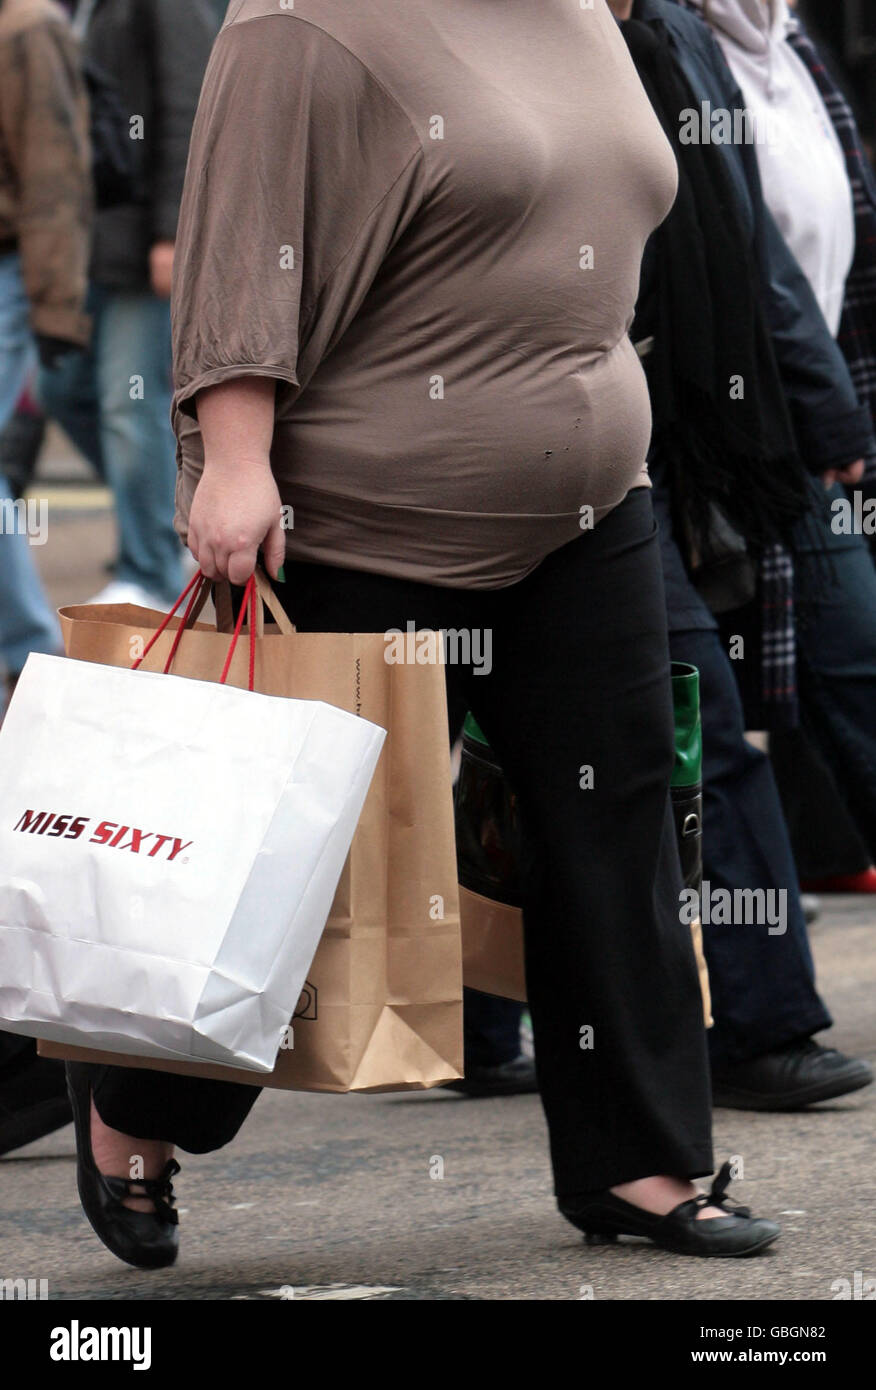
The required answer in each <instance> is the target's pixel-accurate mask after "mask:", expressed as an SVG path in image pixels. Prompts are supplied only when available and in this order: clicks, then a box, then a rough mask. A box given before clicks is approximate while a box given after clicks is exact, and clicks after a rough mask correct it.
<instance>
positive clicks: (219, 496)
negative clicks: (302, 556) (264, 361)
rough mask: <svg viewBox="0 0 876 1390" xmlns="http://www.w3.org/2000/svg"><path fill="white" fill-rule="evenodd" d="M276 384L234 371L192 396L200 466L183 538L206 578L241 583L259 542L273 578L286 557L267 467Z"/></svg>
mask: <svg viewBox="0 0 876 1390" xmlns="http://www.w3.org/2000/svg"><path fill="white" fill-rule="evenodd" d="M275 389H276V384H275V382H274V380H273V378H271V377H252V376H247V377H234V378H232V379H231V380H230V381H223V382H221V383H220V384H219V385H218V386H210V387H208V388H207V389H206V390H203V391H199V392H198V395H197V397H196V403H197V411H198V423H199V425H200V427H201V436H202V438H203V441H204V472H203V474H202V476H201V480H200V482H199V483H198V487H197V490H196V492H195V495H194V499H193V501H192V509H191V514H190V516H189V525H188V546H189V550H190V551H191V552H192V554H193V555H194V557H195V559H196V560H197V562H198V564H199V565H200V567H201V569H202V570H203V572H204V574H206V575H208V576H209V578H210V579H228V580H229V581H230V582H231V583H232V584H245V583H246V581H247V579H249V577H250V575H251V574H252V572H253V570H254V569H255V563H256V556H257V554H258V550H259V547H260V546H261V547H262V550H263V553H264V559H265V566H266V568H267V570H268V573H269V574H270V575H271V576H272V577H273V578H274V579H276V577H277V570H278V569H279V568H280V566H281V565H282V563H283V560H284V558H285V554H286V535H285V531H284V530H283V524H282V503H281V501H280V494H279V492H278V490H277V484H276V482H275V481H274V475H273V473H272V472H271V439H272V437H273V433H274V394H275Z"/></svg>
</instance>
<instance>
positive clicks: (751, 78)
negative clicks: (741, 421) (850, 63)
mask: <svg viewBox="0 0 876 1390" xmlns="http://www.w3.org/2000/svg"><path fill="white" fill-rule="evenodd" d="M691 3H693V4H695V5H696V6H697V8H699V9H700V10H703V11H704V13H705V15H706V18H707V19H708V21H709V24H710V25H711V27H712V29H713V31H714V34H715V38H716V39H717V40H718V42H719V43H720V45H721V48H722V49H723V51H724V56H725V58H726V59H727V62H728V63H729V65H730V68H731V70H732V72H733V75H734V77H735V78H736V81H737V82H738V83H739V86H740V88H741V89H742V94H743V96H744V98H745V103H746V107H747V108H748V109H749V111H750V112H751V115H752V118H753V122H754V127H755V129H756V130H757V131H758V132H759V135H758V141H757V143H756V150H757V159H758V165H759V168H760V176H761V180H762V182H763V190H764V198H765V199H766V202H767V205H768V207H769V209H770V211H771V212H772V214H773V217H774V218H775V219H776V222H777V223H778V226H779V230H780V231H781V233H782V235H783V236H784V238H785V240H786V241H787V242H788V245H789V246H790V248H791V250H792V251H793V253H794V255H795V256H796V258H797V260H798V262H799V263H800V266H801V268H802V269H803V271H804V273H805V274H806V276H807V278H808V279H809V282H810V284H811V286H812V289H813V292H814V294H815V296H816V298H817V300H818V303H819V306H820V308H821V311H822V313H823V314H824V317H825V319H826V320H827V323H828V326H829V327H830V331H831V333H833V334H834V335H836V332H837V330H838V328H839V322H840V316H841V313H842V306H843V299H844V296H845V282H846V277H847V275H848V273H849V270H850V268H851V264H852V258H853V256H854V252H855V220H854V207H853V202H852V191H851V187H850V184H849V180H848V175H847V173H846V165H845V159H844V157H843V152H842V147H841V145H840V143H839V140H838V139H837V136H836V132H835V130H834V128H833V125H832V123H831V120H830V117H829V116H828V114H827V110H826V108H825V105H824V102H823V101H822V99H821V95H820V93H819V91H818V88H817V87H816V86H815V83H814V82H813V80H812V78H811V76H810V75H809V72H808V70H807V69H806V67H805V65H804V64H803V63H802V62H801V61H800V59H799V58H798V56H797V54H796V53H795V52H794V50H793V48H792V47H791V45H790V44H789V43H787V42H786V36H787V34H788V33H789V32H790V31H792V30H793V28H794V26H795V25H796V20H795V19H794V17H793V16H792V14H791V12H790V10H789V8H788V4H787V0H705V4H704V3H703V0H691Z"/></svg>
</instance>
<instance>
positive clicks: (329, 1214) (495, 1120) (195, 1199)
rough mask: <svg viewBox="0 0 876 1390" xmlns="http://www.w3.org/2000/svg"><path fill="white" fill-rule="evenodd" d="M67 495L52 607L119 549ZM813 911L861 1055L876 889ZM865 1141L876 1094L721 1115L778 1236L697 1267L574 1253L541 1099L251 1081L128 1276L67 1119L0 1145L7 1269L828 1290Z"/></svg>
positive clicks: (853, 1257) (178, 1291) (816, 939)
mask: <svg viewBox="0 0 876 1390" xmlns="http://www.w3.org/2000/svg"><path fill="white" fill-rule="evenodd" d="M71 497H72V494H71ZM89 497H90V498H91V500H89ZM79 498H80V500H79V501H76V500H75V499H73V500H71V502H70V505H69V507H65V505H63V502H64V499H63V496H61V497H60V498H57V497H56V498H55V502H54V504H53V510H52V513H51V515H52V517H53V522H52V524H51V532H50V537H49V544H47V545H46V546H43V547H41V548H40V549H39V550H37V552H36V555H37V560H38V563H39V564H40V568H41V570H42V571H43V574H44V577H45V579H46V582H47V585H48V588H49V591H50V594H51V596H52V598H53V600H54V601H55V602H57V603H62V602H66V603H71V602H82V601H83V600H85V599H86V598H88V597H89V596H90V595H91V594H92V593H93V592H94V591H95V589H96V588H98V587H99V586H100V584H101V583H103V582H104V575H103V573H102V570H101V566H102V565H103V563H104V561H105V560H106V559H109V558H110V555H111V552H112V533H111V526H110V522H109V517H108V515H107V513H106V511H105V509H104V503H103V501H102V499H101V497H100V495H98V494H95V495H94V496H91V495H90V494H88V495H86V494H84V493H80V494H79ZM82 498H85V505H82ZM826 906H827V907H828V911H827V912H826V913H825V915H824V916H823V917H822V919H821V921H820V922H819V923H818V924H817V925H816V927H815V928H814V930H813V934H812V937H813V947H814V951H815V955H816V960H817V966H818V975H819V983H820V987H821V990H822V993H823V994H824V996H825V998H826V999H827V1001H828V1004H829V1006H830V1007H831V1009H832V1011H833V1013H834V1016H835V1018H836V1020H837V1023H836V1027H835V1029H834V1030H833V1031H832V1032H831V1033H830V1034H825V1035H823V1036H822V1039H821V1040H822V1041H825V1042H828V1041H829V1042H830V1043H831V1044H832V1045H835V1046H838V1047H841V1048H842V1049H843V1050H845V1051H849V1052H852V1053H855V1054H856V1055H859V1056H865V1057H867V1058H869V1060H871V1061H874V1059H876V1016H874V1008H873V1000H874V994H876V901H874V900H873V899H872V898H871V899H865V898H833V899H828V900H826ZM874 1137H876V1087H871V1088H868V1089H867V1090H864V1091H861V1092H858V1093H857V1094H856V1095H854V1096H851V1097H850V1098H849V1099H848V1100H843V1101H837V1102H834V1103H831V1104H827V1105H824V1106H821V1107H819V1108H817V1109H815V1110H811V1111H809V1112H804V1113H800V1114H794V1115H757V1114H750V1113H744V1112H739V1111H728V1110H720V1111H717V1112H716V1115H715V1153H716V1161H718V1162H720V1161H722V1160H723V1158H724V1157H730V1156H731V1155H732V1156H735V1157H736V1158H737V1161H738V1159H739V1158H741V1159H742V1163H743V1170H744V1178H743V1180H742V1181H739V1182H736V1183H734V1185H733V1188H732V1189H731V1195H735V1196H736V1197H737V1198H738V1199H739V1200H741V1201H744V1202H746V1203H748V1204H749V1205H751V1206H752V1207H753V1208H754V1209H755V1210H756V1211H757V1212H758V1213H761V1214H763V1215H766V1216H770V1217H775V1218H777V1219H778V1220H779V1221H780V1222H781V1223H782V1226H783V1235H782V1238H781V1240H780V1241H779V1242H778V1243H777V1244H776V1245H775V1246H774V1247H773V1248H772V1249H771V1250H770V1251H769V1252H767V1253H766V1254H764V1255H762V1256H760V1257H758V1258H756V1259H752V1260H744V1261H733V1260H708V1261H705V1260H694V1259H684V1258H681V1257H676V1256H672V1255H669V1254H666V1253H663V1252H661V1251H658V1250H656V1249H654V1248H653V1247H651V1246H650V1245H648V1244H647V1243H644V1242H630V1243H627V1244H622V1245H618V1246H614V1247H598V1248H590V1247H587V1246H585V1245H584V1243H583V1242H582V1240H581V1238H580V1236H579V1235H578V1233H577V1232H576V1231H575V1230H573V1228H572V1227H571V1226H569V1225H567V1224H566V1223H565V1222H564V1221H563V1220H562V1218H561V1217H560V1216H559V1215H558V1214H557V1212H556V1210H555V1208H554V1205H553V1201H552V1197H551V1186H550V1172H549V1166H548V1160H547V1145H546V1136H545V1127H544V1121H543V1118H542V1113H541V1107H540V1104H539V1101H538V1098H537V1097H535V1096H521V1097H515V1098H509V1099H504V1100H480V1101H472V1100H467V1099H465V1098H462V1097H460V1096H458V1095H456V1094H454V1093H451V1092H444V1091H441V1092H431V1093H417V1094H410V1095H394V1096H367V1097H366V1096H362V1097H357V1096H326V1097H323V1096H315V1095H300V1094H290V1093H286V1094H281V1093H276V1092H273V1093H271V1092H266V1093H264V1094H263V1095H262V1097H261V1099H260V1100H259V1102H258V1104H257V1105H256V1107H255V1109H254V1110H253V1112H252V1114H251V1117H250V1119H249V1121H248V1122H247V1124H246V1126H245V1127H244V1129H243V1131H242V1132H241V1134H240V1135H239V1137H238V1139H237V1140H236V1141H235V1143H234V1144H233V1145H231V1146H229V1147H228V1148H227V1149H225V1150H222V1151H220V1152H218V1153H215V1154H212V1155H206V1156H199V1157H192V1156H188V1155H181V1158H182V1163H183V1172H182V1173H181V1175H180V1177H179V1178H178V1179H177V1181H176V1189H177V1193H178V1200H179V1206H180V1209H181V1254H180V1259H179V1262H178V1264H177V1265H176V1266H175V1267H174V1268H173V1269H172V1270H170V1271H161V1272H157V1273H144V1272H139V1271H137V1270H134V1269H131V1268H128V1267H127V1266H125V1265H123V1264H121V1263H119V1262H118V1261H117V1260H115V1259H114V1258H113V1256H111V1255H110V1254H109V1253H108V1252H107V1251H106V1250H104V1248H103V1247H102V1246H101V1245H100V1244H99V1242H98V1241H97V1239H96V1238H95V1237H94V1236H93V1234H92V1233H91V1230H90V1228H89V1226H88V1225H87V1223H86V1221H85V1218H84V1216H83V1215H82V1213H81V1211H80V1209H79V1206H78V1202H77V1197H76V1187H75V1159H74V1146H73V1131H72V1127H69V1128H67V1129H64V1130H61V1131H59V1132H57V1133H56V1134H54V1135H52V1136H49V1137H48V1138H46V1139H43V1140H41V1141H40V1142H39V1143H37V1144H34V1145H31V1146H30V1147H29V1148H27V1149H23V1150H19V1151H18V1152H17V1153H15V1154H10V1155H8V1156H7V1157H6V1158H4V1159H0V1278H10V1277H15V1278H20V1277H24V1278H27V1277H30V1278H37V1279H40V1278H42V1279H47V1280H48V1289H49V1297H50V1298H53V1299H92V1300H95V1299H96V1300H104V1299H106V1300H127V1299H150V1298H158V1299H198V1300H227V1299H251V1300H270V1299H288V1298H290V1297H294V1298H295V1299H302V1298H304V1299H380V1300H384V1299H386V1300H468V1299H487V1300H518V1299H537V1300H544V1299H547V1300H567V1299H573V1300H577V1299H581V1298H582V1297H584V1298H586V1297H590V1296H592V1297H593V1298H595V1299H612V1300H615V1299H644V1300H666V1299H677V1300H704V1301H710V1300H743V1299H751V1298H756V1299H760V1300H781V1299H792V1300H797V1299H800V1300H803V1299H814V1300H832V1299H833V1298H834V1297H835V1291H834V1289H832V1288H831V1285H832V1283H833V1282H834V1281H835V1280H839V1279H847V1280H848V1281H849V1282H850V1284H852V1283H853V1281H854V1278H855V1273H856V1271H858V1272H859V1273H860V1275H861V1277H862V1278H863V1279H868V1278H876V1222H874V1216H873V1141H874ZM436 1155H438V1156H440V1157H441V1158H442V1159H443V1161H444V1177H443V1178H441V1179H434V1178H432V1177H431V1176H430V1171H434V1170H435V1168H436V1166H437V1165H435V1164H434V1163H433V1162H432V1160H433V1159H434V1157H435V1156H436Z"/></svg>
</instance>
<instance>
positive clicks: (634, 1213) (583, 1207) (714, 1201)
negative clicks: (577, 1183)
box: [560, 1163, 781, 1259]
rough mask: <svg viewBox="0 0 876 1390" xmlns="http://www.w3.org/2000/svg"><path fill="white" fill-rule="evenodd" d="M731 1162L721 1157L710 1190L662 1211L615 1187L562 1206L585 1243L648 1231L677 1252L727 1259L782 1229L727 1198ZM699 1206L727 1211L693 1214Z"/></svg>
mask: <svg viewBox="0 0 876 1390" xmlns="http://www.w3.org/2000/svg"><path fill="white" fill-rule="evenodd" d="M729 1183H730V1164H729V1163H725V1164H724V1166H723V1168H722V1169H721V1171H720V1173H719V1174H718V1176H717V1177H716V1178H715V1181H714V1182H713V1183H712V1187H711V1191H710V1192H709V1193H708V1194H706V1193H702V1194H701V1195H700V1196H699V1197H690V1198H689V1199H688V1200H687V1201H686V1202H681V1203H679V1205H678V1206H677V1207H673V1209H672V1211H670V1212H668V1213H667V1214H666V1216H657V1215H656V1214H655V1213H654V1212H649V1211H644V1210H643V1208H642V1207H637V1206H634V1205H633V1204H632V1202H625V1201H624V1200H623V1199H622V1198H621V1197H616V1196H615V1195H614V1193H613V1192H600V1193H597V1194H596V1195H595V1196H594V1197H591V1198H589V1199H588V1200H586V1201H581V1202H575V1203H574V1204H570V1205H565V1204H563V1203H562V1202H561V1203H560V1211H561V1212H562V1213H563V1216H565V1217H566V1219H567V1220H568V1221H571V1223H572V1225H573V1226H577V1227H578V1229H579V1231H583V1232H584V1235H585V1236H586V1238H587V1243H588V1245H609V1244H611V1243H612V1242H613V1241H616V1240H617V1238H618V1236H647V1238H648V1240H651V1241H653V1242H654V1244H655V1245H659V1246H660V1249H661V1250H671V1251H672V1252H673V1254H675V1255H713V1256H718V1257H723V1258H725V1259H730V1258H739V1257H740V1256H743V1255H756V1254H757V1253H758V1252H759V1251H760V1250H765V1249H766V1247H767V1246H768V1245H772V1243H773V1241H774V1240H776V1239H777V1238H778V1236H779V1235H780V1234H781V1227H780V1226H778V1225H777V1224H776V1222H775V1221H767V1220H765V1219H764V1218H763V1217H759V1216H752V1215H751V1213H750V1211H749V1209H748V1207H740V1206H737V1205H736V1204H735V1203H731V1202H728V1199H727V1187H728V1185H729ZM703 1207H720V1209H721V1210H722V1211H726V1213H727V1215H726V1216H714V1217H707V1218H706V1219H705V1220H703V1221H698V1220H697V1213H698V1212H699V1211H701V1210H702V1208H703Z"/></svg>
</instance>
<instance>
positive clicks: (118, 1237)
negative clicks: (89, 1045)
mask: <svg viewBox="0 0 876 1390" xmlns="http://www.w3.org/2000/svg"><path fill="white" fill-rule="evenodd" d="M66 1065H67V1090H68V1092H69V1095H70V1104H71V1105H72V1107H73V1122H74V1124H75V1125H76V1151H77V1161H76V1181H77V1185H78V1187H79V1199H80V1201H81V1202H82V1210H83V1211H84V1212H85V1215H86V1216H87V1217H88V1220H89V1221H90V1222H91V1225H92V1227H93V1228H94V1231H95V1234H96V1235H97V1236H98V1237H99V1239H100V1240H102V1241H103V1243H104V1245H105V1246H106V1248H107V1249H108V1250H111V1251H112V1253H113V1254H114V1255H117V1256H118V1258H119V1259H120V1260H124V1261H125V1263H126V1264H129V1265H136V1266H137V1267H138V1269H161V1268H162V1267H163V1266H164V1265H172V1264H173V1262H174V1260H175V1259H176V1256H177V1251H178V1249H179V1229H178V1226H177V1222H178V1220H179V1217H178V1216H177V1214H176V1212H175V1211H174V1209H173V1200H174V1198H173V1184H172V1182H171V1178H173V1177H174V1176H175V1175H176V1174H177V1173H178V1172H179V1171H180V1168H179V1164H178V1163H177V1161H176V1159H174V1158H171V1159H168V1161H167V1163H166V1164H165V1165H164V1168H163V1169H162V1171H161V1174H160V1176H159V1177H157V1178H143V1179H140V1180H132V1179H130V1178H114V1177H108V1176H107V1175H106V1174H105V1173H102V1172H101V1171H100V1169H99V1168H98V1166H97V1164H96V1163H95V1161H94V1153H93V1151H92V1148H91V1080H90V1076H89V1071H90V1068H89V1066H88V1065H87V1064H85V1063H82V1062H68V1063H67V1064H66ZM125 1197H148V1198H150V1199H151V1200H152V1201H153V1202H154V1203H155V1211H154V1212H147V1211H131V1209H130V1207H126V1206H124V1205H123V1199H124V1198H125Z"/></svg>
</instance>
